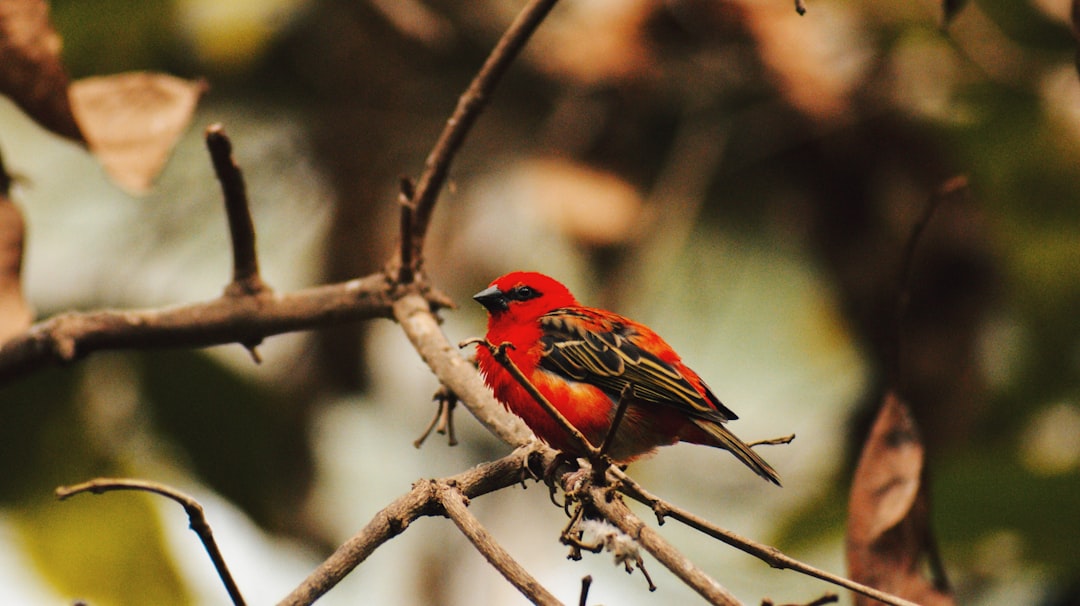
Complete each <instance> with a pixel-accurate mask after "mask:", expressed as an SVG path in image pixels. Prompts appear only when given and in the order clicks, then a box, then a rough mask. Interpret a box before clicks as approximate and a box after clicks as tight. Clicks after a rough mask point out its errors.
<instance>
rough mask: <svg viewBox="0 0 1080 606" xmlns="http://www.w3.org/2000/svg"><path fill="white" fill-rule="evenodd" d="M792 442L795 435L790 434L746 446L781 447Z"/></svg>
mask: <svg viewBox="0 0 1080 606" xmlns="http://www.w3.org/2000/svg"><path fill="white" fill-rule="evenodd" d="M794 440H795V434H793V433H792V434H788V435H786V436H780V437H779V438H769V439H767V440H758V441H756V442H750V443H749V444H747V446H783V445H784V444H791V443H792V442H793V441H794Z"/></svg>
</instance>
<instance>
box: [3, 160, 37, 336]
mask: <svg viewBox="0 0 1080 606" xmlns="http://www.w3.org/2000/svg"><path fill="white" fill-rule="evenodd" d="M9 183H10V181H9V179H8V177H7V174H6V173H4V172H3V167H2V166H0V185H2V188H0V189H2V191H0V344H2V343H4V342H5V341H7V340H8V339H10V338H11V337H13V336H15V335H17V334H20V333H22V332H23V331H25V330H26V329H27V328H28V327H29V326H30V323H31V321H32V320H33V314H31V313H30V306H29V305H27V304H26V300H25V299H23V293H22V283H21V281H20V275H21V272H22V256H23V235H24V233H25V227H26V226H25V224H24V223H23V218H22V213H20V212H19V209H18V207H16V206H15V204H14V203H13V202H12V201H11V200H10V199H8V197H7V189H8V187H7V186H8V184H9Z"/></svg>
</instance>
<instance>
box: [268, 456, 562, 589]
mask: <svg viewBox="0 0 1080 606" xmlns="http://www.w3.org/2000/svg"><path fill="white" fill-rule="evenodd" d="M536 452H538V451H537V450H534V449H529V448H519V449H517V450H515V451H514V452H512V453H510V454H509V455H507V456H505V457H503V458H501V459H499V460H497V461H492V462H490V463H484V464H482V465H479V466H477V467H474V468H472V469H470V470H468V471H466V472H463V473H460V474H458V475H455V476H451V477H449V478H444V479H443V480H438V481H435V480H428V481H421V482H417V483H416V484H415V485H414V486H413V489H412V490H411V491H409V492H408V493H407V494H405V495H404V496H402V497H400V498H398V499H397V500H396V501H394V502H393V503H391V504H390V505H388V506H386V507H385V508H384V509H383V510H382V511H380V512H379V513H377V514H375V517H374V518H373V519H372V520H371V522H369V523H368V525H367V526H365V527H364V528H363V529H362V530H361V531H360V532H358V533H357V534H356V535H354V536H353V537H352V538H350V539H349V540H348V541H346V542H345V543H344V544H342V545H341V547H338V549H337V551H335V552H334V553H333V554H332V555H331V556H330V557H329V558H327V559H326V560H325V561H323V563H322V564H320V565H319V567H318V568H316V569H315V570H314V571H313V572H312V573H311V574H310V575H308V577H307V578H306V579H305V580H304V582H303V583H301V584H300V586H299V587H297V588H296V589H294V590H293V592H292V593H290V594H289V595H288V596H286V597H285V599H283V600H281V601H280V602H278V606H298V605H306V604H311V603H312V602H314V601H315V600H317V599H318V598H319V596H321V595H323V594H325V593H326V592H327V591H330V590H331V589H333V588H334V586H335V585H337V584H338V583H339V582H340V581H341V580H342V579H343V578H345V576H346V575H347V574H349V573H350V572H352V570H353V569H354V568H356V567H357V566H358V565H359V564H360V563H361V562H363V561H364V560H365V559H366V558H367V557H368V556H369V555H371V554H372V553H373V552H374V551H375V549H377V548H378V547H379V546H380V545H382V544H383V543H385V542H386V541H388V540H390V539H392V538H394V537H395V536H397V535H399V534H401V533H402V532H404V531H405V529H406V528H408V526H409V524H411V523H412V522H413V521H414V520H416V519H417V518H420V517H423V516H431V515H442V514H443V513H444V512H445V510H444V509H443V507H442V506H441V505H440V504H439V499H438V495H437V494H436V490H435V487H436V483H437V482H438V483H441V484H443V485H453V486H456V490H457V491H459V493H460V494H461V495H464V497H465V498H474V497H477V496H480V495H483V494H487V493H490V492H494V491H496V490H500V489H502V488H506V487H507V486H512V485H514V484H517V483H518V482H520V481H521V477H522V473H523V470H524V469H525V467H526V465H527V464H528V463H529V457H530V456H532V455H533V454H535V453H536ZM539 452H540V454H541V455H543V456H544V457H553V456H554V451H551V450H550V449H540V450H539Z"/></svg>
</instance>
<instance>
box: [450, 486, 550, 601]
mask: <svg viewBox="0 0 1080 606" xmlns="http://www.w3.org/2000/svg"><path fill="white" fill-rule="evenodd" d="M437 490H438V496H439V503H441V504H442V506H443V508H444V509H445V510H446V515H447V517H449V518H450V519H451V520H452V521H453V522H454V524H455V525H456V526H457V527H458V530H460V531H461V533H462V534H464V535H465V537H466V538H467V539H469V542H471V543H472V544H473V546H474V547H476V550H477V551H479V552H480V554H481V555H483V556H484V558H485V559H486V560H487V561H488V562H489V563H490V564H491V565H492V566H494V567H495V569H496V570H498V571H499V572H500V573H502V575H503V576H504V577H506V580H507V581H510V584H511V585H513V586H514V587H516V588H517V590H518V591H520V592H521V593H522V594H523V595H524V596H525V597H527V598H529V600H530V601H531V602H532V603H533V604H541V605H545V604H551V605H555V606H562V602H560V601H559V600H558V599H556V598H555V596H554V595H552V594H551V592H549V591H548V590H547V589H545V588H544V586H543V585H541V584H540V582H539V581H537V580H536V579H535V578H534V577H533V576H532V575H531V574H529V572H528V571H527V570H525V568H524V567H523V566H522V565H521V564H518V563H517V561H515V560H514V558H512V557H511V556H510V554H509V553H508V552H507V551H506V550H505V549H503V548H502V546H501V545H499V544H498V543H497V542H496V541H495V537H493V536H491V533H490V532H488V531H487V529H486V528H484V527H483V525H481V524H480V520H477V519H476V517H475V516H473V515H472V514H471V513H469V510H468V508H467V507H466V504H467V502H468V499H467V498H466V497H465V495H463V494H462V493H461V490H460V489H459V488H458V486H457V485H456V484H454V483H453V482H440V483H439V485H438V488H437Z"/></svg>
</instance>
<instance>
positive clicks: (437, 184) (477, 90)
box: [410, 0, 558, 270]
mask: <svg viewBox="0 0 1080 606" xmlns="http://www.w3.org/2000/svg"><path fill="white" fill-rule="evenodd" d="M557 1H558V0H531V1H530V2H529V4H528V5H527V6H526V7H525V8H524V9H522V11H521V13H519V14H518V16H517V18H516V19H514V22H513V23H511V24H510V27H509V28H508V29H507V30H506V32H505V33H504V34H503V36H502V38H500V39H499V42H498V43H497V44H496V45H495V48H494V49H492V51H491V54H490V55H488V58H487V60H486V61H484V65H483V67H481V68H480V71H479V72H477V74H476V77H474V78H473V80H472V82H471V83H470V84H469V88H467V89H466V90H465V92H464V93H463V94H462V95H461V97H460V98H459V99H458V103H457V107H456V108H455V109H454V113H453V114H452V115H451V116H450V119H448V120H447V121H446V127H445V128H443V131H442V133H441V134H440V135H439V139H438V141H437V142H436V143H435V147H433V148H432V150H431V153H430V154H428V157H427V160H426V161H425V162H424V172H423V174H421V175H420V179H419V181H418V182H417V184H416V191H415V192H414V195H413V196H412V203H413V204H412V206H413V213H412V222H411V223H412V233H411V238H410V246H411V248H412V253H411V255H410V258H411V259H412V262H413V264H414V265H415V266H416V267H418V266H419V264H420V263H421V260H422V254H423V247H424V237H425V236H426V234H427V229H428V224H429V223H430V222H431V213H432V211H433V210H434V208H435V202H436V200H438V196H439V190H440V189H442V185H443V183H444V182H445V181H446V176H447V174H448V173H449V171H450V162H451V161H452V160H453V158H454V154H456V153H457V150H458V149H459V148H460V147H461V144H462V143H463V142H464V141H465V136H466V135H467V134H468V132H469V130H470V129H471V128H472V125H473V123H474V122H476V118H477V117H478V116H479V115H480V112H481V111H482V110H483V108H484V106H485V105H486V104H487V102H488V99H489V97H490V95H491V93H492V91H493V90H494V89H495V86H496V85H497V84H498V83H499V80H500V79H501V78H502V76H503V74H505V73H506V70H507V69H508V68H509V67H510V64H511V63H512V62H513V61H514V59H516V58H517V56H518V54H519V53H520V52H521V49H522V48H524V47H525V43H526V42H528V40H529V38H530V37H531V36H532V34H533V32H535V31H536V28H537V27H539V26H540V23H541V22H542V21H543V20H544V18H545V17H546V16H547V14H548V12H550V11H551V9H552V7H554V6H555V3H556V2H557ZM415 269H416V268H415V267H414V270H415Z"/></svg>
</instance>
